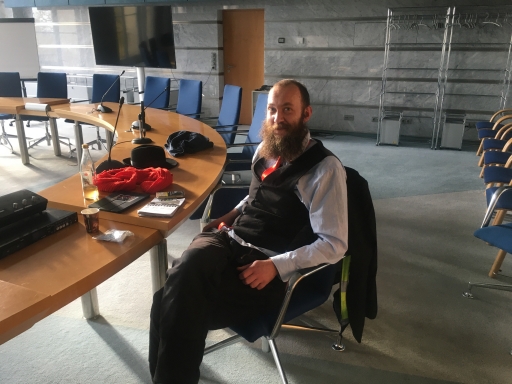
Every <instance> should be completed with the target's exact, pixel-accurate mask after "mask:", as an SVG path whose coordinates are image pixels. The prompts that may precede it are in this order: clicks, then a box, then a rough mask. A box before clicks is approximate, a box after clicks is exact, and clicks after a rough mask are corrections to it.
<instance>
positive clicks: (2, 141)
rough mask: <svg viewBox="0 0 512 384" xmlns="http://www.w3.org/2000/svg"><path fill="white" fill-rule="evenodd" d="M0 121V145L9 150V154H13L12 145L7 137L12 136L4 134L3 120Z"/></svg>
mask: <svg viewBox="0 0 512 384" xmlns="http://www.w3.org/2000/svg"><path fill="white" fill-rule="evenodd" d="M0 121H1V124H2V134H1V135H0V145H3V146H4V147H6V148H11V153H14V149H13V147H12V144H11V142H10V141H9V136H12V135H8V134H7V132H5V128H4V121H3V120H0Z"/></svg>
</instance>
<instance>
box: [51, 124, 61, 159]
mask: <svg viewBox="0 0 512 384" xmlns="http://www.w3.org/2000/svg"><path fill="white" fill-rule="evenodd" d="M50 134H51V135H52V144H53V153H54V154H55V156H60V155H61V151H60V141H59V131H58V129H57V119H55V118H54V117H50Z"/></svg>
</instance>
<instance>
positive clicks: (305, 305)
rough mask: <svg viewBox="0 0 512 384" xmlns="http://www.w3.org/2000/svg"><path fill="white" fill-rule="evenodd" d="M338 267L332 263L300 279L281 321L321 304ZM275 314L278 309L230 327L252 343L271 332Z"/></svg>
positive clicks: (325, 297) (290, 318) (329, 289)
mask: <svg viewBox="0 0 512 384" xmlns="http://www.w3.org/2000/svg"><path fill="white" fill-rule="evenodd" d="M339 269H340V265H339V264H332V265H330V266H328V267H326V268H324V269H322V270H320V271H318V272H316V273H314V274H312V275H311V276H308V277H306V278H305V279H304V280H303V281H301V283H300V284H298V285H297V288H295V291H294V293H293V296H292V298H291V300H290V304H289V306H288V310H287V311H286V315H285V317H284V321H283V322H284V323H285V322H288V321H291V320H293V319H295V318H296V317H298V316H300V315H302V314H304V313H305V312H307V311H310V310H312V309H314V308H316V307H318V306H319V305H322V304H323V303H324V302H325V301H326V300H327V299H328V298H329V295H330V294H331V290H332V285H334V283H335V275H336V272H337V271H339ZM327 281H331V282H332V284H325V282H327ZM277 316H278V310H276V311H272V312H270V313H266V314H262V315H261V316H258V317H257V318H254V319H253V320H252V321H250V322H249V323H246V324H244V325H243V326H233V327H230V328H231V329H232V330H233V331H235V332H236V333H238V334H239V335H240V336H242V337H243V338H244V339H245V340H247V341H249V342H251V343H252V342H254V341H256V340H258V339H259V338H260V337H262V336H267V335H269V334H270V333H272V329H273V328H274V324H275V322H276V319H277Z"/></svg>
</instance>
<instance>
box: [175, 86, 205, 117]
mask: <svg viewBox="0 0 512 384" xmlns="http://www.w3.org/2000/svg"><path fill="white" fill-rule="evenodd" d="M202 92H203V82H202V81H198V80H187V79H180V86H179V90H178V103H177V104H176V113H179V114H180V115H185V116H188V117H192V118H194V119H198V118H199V115H200V114H201V104H202V101H203V95H202Z"/></svg>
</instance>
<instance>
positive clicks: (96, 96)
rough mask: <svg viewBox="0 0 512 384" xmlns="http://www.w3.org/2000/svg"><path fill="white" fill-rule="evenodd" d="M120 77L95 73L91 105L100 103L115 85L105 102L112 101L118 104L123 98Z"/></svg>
mask: <svg viewBox="0 0 512 384" xmlns="http://www.w3.org/2000/svg"><path fill="white" fill-rule="evenodd" d="M117 77H118V75H106V74H98V73H95V74H94V75H92V98H91V103H99V102H100V101H101V98H102V97H103V95H104V94H105V92H107V89H108V88H109V87H110V86H111V85H112V84H114V81H115V82H116V84H114V86H113V87H112V88H111V89H110V91H108V93H107V94H106V95H105V98H104V99H103V101H111V102H114V103H118V102H119V99H120V98H121V84H120V83H121V82H120V80H121V79H119V80H117Z"/></svg>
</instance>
